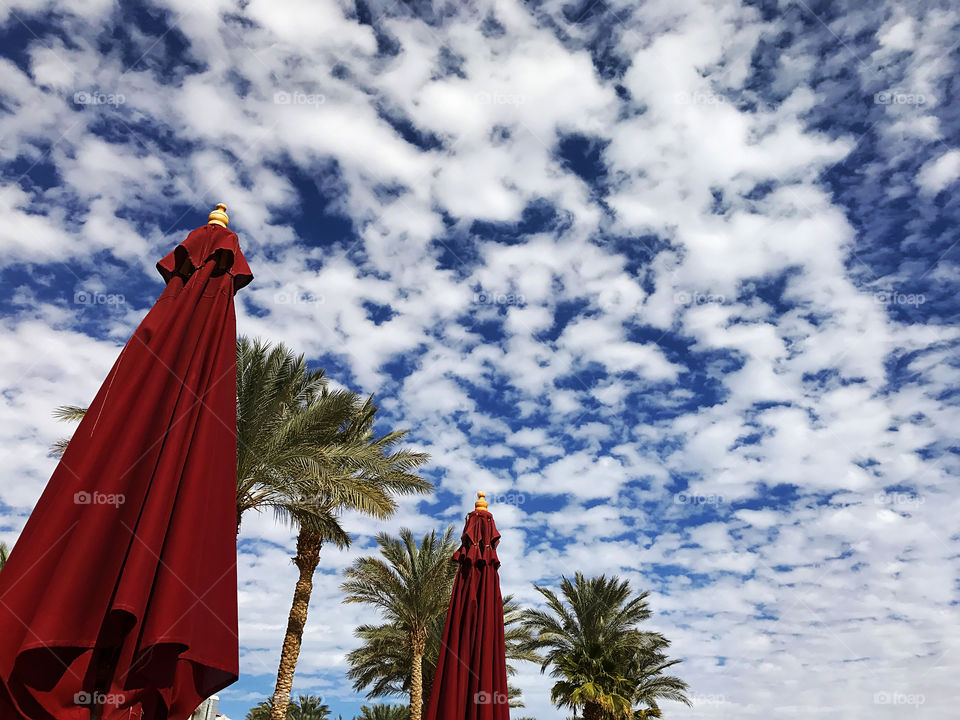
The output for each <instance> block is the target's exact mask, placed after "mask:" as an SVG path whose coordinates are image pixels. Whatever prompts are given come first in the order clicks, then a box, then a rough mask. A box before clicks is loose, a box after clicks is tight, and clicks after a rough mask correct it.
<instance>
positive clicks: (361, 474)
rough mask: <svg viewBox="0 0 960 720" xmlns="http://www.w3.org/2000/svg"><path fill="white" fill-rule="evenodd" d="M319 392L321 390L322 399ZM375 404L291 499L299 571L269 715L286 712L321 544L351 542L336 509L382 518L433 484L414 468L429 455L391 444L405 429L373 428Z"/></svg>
mask: <svg viewBox="0 0 960 720" xmlns="http://www.w3.org/2000/svg"><path fill="white" fill-rule="evenodd" d="M324 393H325V391H324ZM324 393H321V395H320V398H319V400H320V401H321V402H322V399H323V396H324ZM377 410H378V408H377V406H376V405H374V404H373V398H372V397H370V398H367V400H366V402H364V403H363V404H362V405H361V406H360V407H359V408H358V409H357V411H356V412H355V413H354V414H353V416H352V417H351V418H350V420H349V422H347V423H345V424H344V425H343V426H342V427H341V428H340V431H339V433H338V434H337V436H336V439H335V442H334V443H332V444H331V445H330V447H329V449H328V457H327V459H326V460H325V461H324V462H322V463H321V464H320V467H319V468H318V471H317V472H311V473H310V474H309V475H307V476H306V477H307V479H309V480H310V482H309V484H308V485H307V486H306V487H305V488H301V489H298V490H299V492H298V496H297V497H296V498H295V500H296V504H295V505H302V506H303V507H304V508H307V509H308V512H301V510H300V509H299V507H296V506H294V508H293V510H292V512H291V513H290V518H291V519H292V520H293V521H294V522H295V523H296V524H297V525H298V527H299V532H298V533H297V554H296V556H295V557H294V558H293V561H294V564H295V565H296V566H297V569H298V570H299V577H298V579H297V584H296V587H295V589H294V595H293V603H292V605H291V607H290V614H289V617H288V619H287V632H286V635H285V637H284V641H283V647H282V649H281V652H280V665H279V668H278V670H277V684H276V687H275V689H274V695H273V709H272V711H271V715H270V720H284V717H285V714H284V713H285V709H286V708H285V705H284V702H285V701H286V700H287V699H288V698H289V697H290V690H291V689H292V687H293V677H294V673H295V671H296V665H297V659H298V657H299V654H300V645H301V643H302V640H303V629H304V626H305V624H306V621H307V610H308V608H309V605H310V595H311V593H312V591H313V574H314V572H315V571H316V568H317V564H318V563H319V562H320V550H321V549H322V547H323V544H324V542H332V543H334V544H335V545H336V546H337V547H338V548H343V547H346V546H348V545H349V544H350V536H349V535H348V534H347V532H346V531H345V530H344V529H343V527H342V526H341V525H340V516H341V513H342V512H343V511H345V510H354V511H357V512H361V513H365V514H367V515H371V516H373V517H377V518H385V517H388V516H389V515H391V514H393V512H394V510H395V509H396V507H397V505H396V501H395V500H394V496H395V495H401V494H410V493H415V492H426V491H429V490H430V488H431V487H432V485H431V484H430V483H429V482H427V481H426V480H424V479H423V478H421V477H420V476H418V475H416V474H415V473H414V472H413V471H414V470H416V469H417V468H418V467H419V466H420V465H422V464H423V463H424V462H426V461H427V459H428V456H427V455H426V454H424V453H414V452H411V451H409V450H403V449H401V450H395V449H394V448H395V446H396V445H397V444H398V443H399V442H400V441H401V440H402V439H403V438H404V437H405V436H406V434H407V431H406V430H399V431H393V432H389V433H387V434H385V435H381V436H379V437H378V436H377V435H376V434H375V433H374V431H373V424H374V420H375V417H376V413H377ZM303 490H306V491H307V492H306V493H304V492H303Z"/></svg>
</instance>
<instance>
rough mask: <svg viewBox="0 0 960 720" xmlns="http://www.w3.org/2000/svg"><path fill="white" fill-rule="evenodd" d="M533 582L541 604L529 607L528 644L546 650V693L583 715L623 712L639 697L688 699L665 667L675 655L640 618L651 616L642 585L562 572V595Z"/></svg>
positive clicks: (645, 700)
mask: <svg viewBox="0 0 960 720" xmlns="http://www.w3.org/2000/svg"><path fill="white" fill-rule="evenodd" d="M534 587H536V589H537V591H538V592H539V593H540V594H541V595H543V597H544V599H545V600H546V605H547V609H546V610H528V611H526V612H525V613H524V622H525V624H526V626H527V628H528V629H529V630H530V633H531V639H530V640H529V641H528V642H527V643H526V644H525V647H526V649H528V650H530V651H531V652H540V651H544V650H545V651H546V653H545V654H544V656H543V658H542V661H541V672H543V671H546V669H547V668H548V667H551V668H552V670H551V673H550V675H551V677H553V678H555V679H556V682H555V683H554V686H553V688H552V690H551V693H550V699H551V701H552V702H553V703H554V704H555V705H557V706H558V707H569V708H571V709H573V710H574V711H575V712H582V715H583V718H584V720H608V719H609V720H620V719H623V720H626V719H628V718H633V717H634V707H635V706H636V705H646V706H648V707H649V708H651V709H658V706H657V702H658V700H675V701H678V702H682V703H686V704H689V703H690V701H689V699H688V698H687V695H686V691H687V685H686V683H685V682H683V681H682V680H680V679H679V678H677V677H674V676H670V675H664V674H663V671H664V670H666V669H667V668H669V667H671V666H673V665H675V664H676V663H678V662H679V660H668V659H667V657H666V655H665V654H664V650H665V649H666V647H667V646H668V645H669V642H668V641H667V640H666V638H664V637H663V636H662V635H660V634H658V633H651V632H645V631H641V630H640V629H639V628H638V627H637V626H638V625H639V624H640V623H641V622H643V621H645V620H648V619H649V618H650V615H651V612H650V608H649V605H648V603H647V595H648V594H647V593H641V594H640V595H637V596H635V597H631V595H632V591H631V589H630V585H629V583H627V582H626V581H625V580H621V579H620V578H618V577H616V576H614V577H611V578H607V577H606V576H604V575H601V576H599V577H594V578H589V579H588V578H585V577H584V576H583V574H582V573H579V572H578V573H576V575H575V576H574V579H573V581H572V582H571V581H570V580H569V579H568V578H566V577H564V578H562V580H561V582H560V590H561V593H562V595H563V599H562V600H561V599H560V598H559V597H558V596H557V595H556V594H555V593H553V592H552V591H550V590H548V589H546V588H542V587H539V586H534Z"/></svg>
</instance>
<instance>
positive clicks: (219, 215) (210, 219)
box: [207, 203, 230, 227]
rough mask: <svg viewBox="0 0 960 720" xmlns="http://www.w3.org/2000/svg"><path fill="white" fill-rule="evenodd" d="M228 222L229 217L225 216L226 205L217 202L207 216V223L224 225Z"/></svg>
mask: <svg viewBox="0 0 960 720" xmlns="http://www.w3.org/2000/svg"><path fill="white" fill-rule="evenodd" d="M229 222H230V218H229V217H228V216H227V206H226V205H224V204H223V203H217V209H216V210H214V211H213V212H212V213H210V215H208V216H207V225H219V226H220V227H226V226H227V224H228V223H229Z"/></svg>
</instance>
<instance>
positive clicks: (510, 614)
mask: <svg viewBox="0 0 960 720" xmlns="http://www.w3.org/2000/svg"><path fill="white" fill-rule="evenodd" d="M450 566H451V567H450V576H449V577H448V578H447V579H446V587H445V588H444V592H445V593H446V594H447V596H448V597H449V595H450V593H451V591H452V586H453V578H454V576H455V575H456V571H457V566H456V564H455V563H450ZM447 602H448V605H447V607H449V599H448V601H447ZM447 607H444V609H443V611H442V612H440V613H439V614H438V615H437V616H436V617H435V618H433V619H432V620H431V621H430V623H429V624H428V626H427V641H426V645H425V648H424V653H423V662H422V668H423V671H422V674H423V680H422V697H423V698H424V702H426V699H428V698H429V697H430V693H431V690H432V688H433V675H434V672H435V671H436V667H437V658H438V657H439V655H440V644H441V642H442V640H443V629H444V625H445V623H446V610H447ZM503 617H504V630H505V632H504V639H505V640H506V655H507V660H508V661H510V660H529V661H532V662H540V660H541V658H540V656H539V655H537V654H536V653H533V652H530V651H529V650H526V649H525V648H524V647H523V645H524V644H525V643H526V642H528V641H529V639H530V634H529V631H528V630H527V628H526V626H525V625H523V623H522V618H523V612H522V610H521V609H520V606H519V605H518V604H517V602H516V601H515V600H514V599H513V596H511V595H507V596H505V597H504V598H503ZM354 635H355V636H356V637H358V638H360V640H361V641H362V642H361V645H360V647H359V648H357V649H356V650H353V651H352V652H350V653H349V654H348V655H347V662H348V663H349V664H350V668H351V669H350V670H349V671H348V673H347V677H349V678H350V679H352V680H353V681H354V683H353V689H354V690H356V691H360V690H362V689H364V688H369V690H368V692H367V697H369V698H377V697H387V696H392V695H409V694H410V673H411V667H412V665H413V652H412V646H411V645H410V643H409V642H407V640H406V635H405V633H404V631H403V629H402V627H401V626H400V624H399V623H395V622H387V623H385V624H382V625H361V626H359V627H358V628H357V629H356V630H355V631H354ZM507 674H508V675H510V676H513V675H515V674H516V669H515V668H514V666H513V665H512V664H511V663H510V662H507ZM508 696H509V698H510V707H523V702H522V701H521V699H520V690H519V689H518V688H516V687H514V686H512V685H510V686H508Z"/></svg>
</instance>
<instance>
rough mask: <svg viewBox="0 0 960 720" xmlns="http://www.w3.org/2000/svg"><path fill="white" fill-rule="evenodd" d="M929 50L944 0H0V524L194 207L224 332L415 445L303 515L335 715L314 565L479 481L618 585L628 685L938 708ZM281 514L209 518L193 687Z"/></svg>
mask: <svg viewBox="0 0 960 720" xmlns="http://www.w3.org/2000/svg"><path fill="white" fill-rule="evenodd" d="M958 77H960V10H958V9H957V7H956V6H955V5H951V4H950V3H946V2H944V3H938V2H922V3H918V2H908V3H899V2H876V3H847V2H832V3H831V2H813V1H812V0H797V1H796V2H775V1H771V2H748V3H745V4H742V5H740V4H736V3H734V2H730V1H712V2H711V1H709V0H706V1H703V2H699V1H698V2H694V1H693V0H682V1H680V2H677V1H676V0H671V1H669V2H668V1H666V0H649V1H646V2H634V1H633V0H622V1H621V0H586V1H581V2H566V3H561V2H555V1H544V2H528V3H520V2H515V1H512V0H502V1H501V0H491V1H490V2H477V3H475V2H434V3H430V2H423V1H418V0H411V1H409V2H393V1H391V0H385V1H384V2H367V1H358V2H348V1H347V0H343V1H342V2H340V1H337V0H287V1H285V2H270V1H268V0H244V1H243V2H236V1H235V0H205V1H203V2H197V1H196V0H163V1H162V2H155V3H146V2H139V1H137V2H123V3H120V4H114V3H112V2H108V1H107V0H73V1H72V2H69V3H66V2H54V1H51V0H0V216H2V219H3V222H2V223H0V326H2V333H0V386H2V392H0V465H2V466H3V467H4V472H3V475H2V478H3V479H2V481H0V540H2V541H5V542H7V543H8V544H12V543H13V542H15V540H16V538H17V535H18V533H19V531H20V529H21V528H22V527H23V524H24V522H25V520H26V517H27V516H28V514H29V512H30V509H31V507H32V506H33V504H34V503H35V502H36V500H37V498H38V497H39V495H40V493H41V491H42V489H43V487H44V484H45V482H46V480H47V479H48V478H49V476H50V474H51V472H52V470H53V468H54V465H55V460H54V459H52V458H50V457H49V456H48V454H47V450H48V447H49V446H50V444H51V443H52V442H53V441H54V440H56V439H57V438H59V437H61V436H63V435H64V434H66V433H67V432H68V431H69V430H68V428H67V427H66V426H64V425H63V424H62V423H58V422H57V421H56V420H54V419H53V417H52V415H51V412H52V410H53V409H54V408H55V407H56V406H58V405H61V404H78V405H85V404H87V403H89V402H90V400H91V398H92V397H93V395H94V394H95V392H96V390H97V388H98V387H99V385H100V383H101V382H102V380H103V378H104V377H105V376H106V373H107V371H108V370H109V368H110V366H111V365H112V363H113V360H114V359H115V358H116V356H117V354H118V353H119V350H120V348H121V347H122V345H123V343H124V342H125V341H126V339H127V338H128V337H129V336H130V334H131V333H132V331H133V329H134V328H135V327H136V326H137V324H138V322H139V321H140V320H141V319H142V317H143V316H144V315H145V313H146V311H147V310H148V309H149V307H150V306H151V304H152V303H153V301H154V300H155V299H156V297H157V296H158V295H159V293H160V291H161V289H162V282H161V279H160V277H159V275H158V274H157V273H156V270H155V263H156V261H157V260H158V259H159V258H161V257H163V256H164V255H165V254H166V253H167V252H169V251H170V249H171V248H173V247H174V246H175V245H176V244H177V243H178V242H180V241H181V240H182V239H183V238H184V237H185V236H186V234H187V233H188V232H189V231H190V230H191V229H192V228H194V227H197V226H198V225H201V224H203V223H204V222H206V217H207V213H208V212H209V211H210V210H212V209H213V207H214V205H215V204H216V203H218V202H223V203H226V205H227V209H228V213H229V214H230V218H231V220H230V227H231V228H232V229H234V230H235V231H236V232H237V233H238V234H239V236H240V241H241V244H242V247H243V249H244V252H245V255H246V257H247V259H248V261H249V263H250V265H251V267H252V269H253V272H254V275H255V280H254V281H253V283H252V284H251V285H249V286H248V287H246V288H244V289H243V290H241V291H240V292H239V294H238V295H237V314H238V329H239V332H241V333H242V334H245V335H247V336H250V337H259V338H264V339H266V340H269V341H273V342H278V341H282V342H284V343H287V344H288V345H289V346H291V347H292V348H294V349H296V350H297V351H299V352H303V353H305V354H306V355H307V357H308V358H309V360H310V362H311V364H313V365H314V366H316V367H323V368H325V369H326V370H327V373H328V375H329V377H330V378H331V379H332V380H333V381H335V382H336V383H338V384H340V385H343V386H346V387H349V388H351V389H353V390H356V391H358V392H362V393H375V395H376V398H377V400H378V402H379V404H380V405H381V408H382V411H381V415H382V419H381V421H380V425H379V427H380V428H381V429H387V428H409V429H410V435H409V440H410V445H411V446H412V447H415V448H416V449H419V450H423V451H426V452H429V453H430V454H431V456H432V460H431V462H430V464H429V466H428V467H427V468H426V469H425V472H424V474H425V476H426V477H427V478H429V479H430V480H431V481H433V482H434V483H435V485H436V492H435V493H434V494H433V495H432V496H430V497H426V498H408V499H403V500H402V501H401V503H400V506H401V507H400V510H399V512H398V513H397V515H396V517H394V518H393V519H391V520H389V521H387V522H374V521H372V520H369V519H365V518H360V517H354V516H348V517H346V518H345V524H346V526H347V528H348V530H349V531H350V532H351V533H353V535H354V538H355V540H354V543H353V545H352V547H351V548H349V549H348V550H344V551H337V550H336V549H333V548H325V549H324V551H323V553H322V558H321V564H320V568H319V570H318V573H317V577H316V582H315V585H314V593H313V601H312V603H311V607H310V619H309V622H308V625H307V629H306V633H305V637H304V645H303V650H302V653H301V657H300V664H299V667H298V672H297V676H296V684H295V688H294V691H295V693H310V694H315V695H322V696H323V697H324V698H325V699H326V701H327V702H328V703H329V704H330V706H331V707H332V708H333V709H334V712H335V713H336V712H342V713H343V714H344V716H345V717H347V718H349V717H351V716H352V714H353V713H354V712H356V711H357V710H358V708H359V706H360V705H361V704H362V703H363V702H365V701H364V698H363V695H362V693H356V692H354V691H353V690H352V689H351V687H350V683H349V682H348V681H347V680H346V679H345V671H346V665H345V660H344V657H345V654H346V653H347V652H349V651H350V650H351V649H353V648H354V647H356V644H357V642H356V640H355V639H354V638H353V636H352V629H353V627H355V626H356V625H357V624H359V623H361V622H364V621H370V620H371V619H372V617H371V615H370V614H369V612H368V611H365V610H364V609H363V608H361V607H356V606H350V607H347V606H345V605H343V604H342V602H341V600H342V594H341V592H340V591H339V584H340V582H341V580H342V572H343V569H344V568H345V567H347V566H348V565H350V564H351V563H352V562H353V560H354V559H355V558H357V557H358V556H361V555H364V554H370V553H372V552H374V547H375V544H374V541H373V536H374V535H375V534H376V533H377V532H378V531H380V530H388V531H391V532H394V531H397V530H399V529H400V528H401V527H410V528H412V529H413V530H414V531H415V532H416V533H418V534H422V533H425V532H427V531H429V530H431V529H434V528H444V527H446V526H447V525H448V524H453V525H455V526H456V527H457V529H458V530H459V528H460V526H461V524H462V522H463V516H464V514H465V513H466V512H467V511H469V510H471V509H472V507H473V499H474V496H475V495H474V494H475V492H476V491H477V490H484V491H486V493H487V496H488V499H489V501H490V509H491V511H492V512H493V513H494V516H495V518H496V520H497V523H498V526H499V527H500V529H501V532H502V535H503V540H502V542H501V547H500V549H501V552H500V557H501V560H502V562H503V565H502V568H501V573H500V574H501V585H502V588H503V591H504V593H511V594H514V595H515V596H516V597H517V598H518V599H519V600H520V601H521V602H522V603H524V604H526V605H528V606H531V605H534V604H536V603H537V599H538V597H539V596H538V595H537V593H536V592H535V591H534V589H533V583H538V584H541V585H545V586H548V587H556V586H557V584H558V581H559V578H560V577H561V576H562V575H564V574H567V575H569V574H572V573H573V572H575V571H577V570H580V571H583V572H585V573H587V574H600V573H606V574H617V575H620V576H621V577H623V578H625V579H627V580H629V582H630V583H631V586H632V587H633V588H634V589H636V590H637V591H638V592H639V591H641V590H645V591H649V593H650V603H651V607H652V610H653V612H654V615H653V618H652V619H651V620H650V621H649V623H648V624H647V625H648V627H649V628H650V629H654V630H658V631H660V632H663V633H664V634H665V635H667V637H668V638H670V639H671V641H672V646H671V653H672V654H673V655H674V656H675V657H678V658H682V660H683V662H682V664H681V665H679V666H678V667H677V674H679V675H680V676H681V677H683V679H685V680H686V681H687V682H688V683H689V684H690V687H691V698H692V700H693V706H692V707H689V708H687V707H684V706H682V705H679V704H676V703H668V704H665V707H664V709H665V711H666V717H669V718H672V719H674V720H694V719H697V720H701V719H702V720H712V719H720V718H724V719H726V718H732V717H736V718H743V719H750V720H752V719H754V718H756V719H758V720H759V719H760V718H762V719H764V720H770V719H771V718H784V719H790V718H801V717H803V718H806V717H811V716H816V715H817V714H819V713H824V714H828V715H830V716H831V717H840V718H844V720H866V719H867V718H869V719H870V720H885V719H886V718H891V719H892V718H898V719H899V718H902V717H903V716H904V715H907V716H909V717H918V718H919V717H922V718H948V717H954V716H955V713H956V711H955V708H956V706H957V705H958V703H960V690H958V686H957V682H956V678H957V673H958V670H960V633H957V632H956V628H957V627H958V626H960V606H958V600H960V593H958V589H960V586H958V580H957V578H958V569H960V568H958V565H960V560H958V558H960V533H958V531H957V522H956V518H957V517H958V515H960V494H958V492H957V477H958V474H960V472H958V471H960V458H958V453H960V446H958V443H957V440H956V430H955V429H956V428H957V427H958V426H960V412H958V394H957V386H958V384H960V359H958V352H957V350H958V346H960V332H958V326H957V319H958V313H960V301H958V300H957V298H956V287H957V285H956V283H957V279H958V276H960V272H958V271H960V266H958V263H960V248H958V247H957V245H958V242H960V235H958V230H957V227H958V221H960V203H958V200H957V197H958V191H960V182H958V180H960V122H958V121H960V103H958V97H957V94H958V81H957V78H958ZM293 548H294V544H293V535H292V532H291V530H290V529H289V528H287V527H285V526H283V525H278V524H277V523H275V521H274V518H273V516H272V515H271V514H269V513H266V514H264V515H262V516H257V515H249V516H248V517H246V518H245V519H244V523H243V530H242V533H241V536H240V544H239V572H240V587H239V593H240V594H239V600H240V646H241V673H242V677H241V679H240V681H239V682H237V683H236V684H235V685H234V686H232V687H230V688H228V689H227V690H225V691H223V692H222V693H221V711H222V712H224V713H225V714H227V715H228V716H229V717H231V718H233V720H238V719H242V718H243V716H244V714H245V712H246V710H247V708H249V707H250V706H251V705H253V704H255V703H256V702H258V701H260V700H262V699H264V698H266V697H267V696H268V695H269V694H270V693H271V691H272V687H273V681H274V677H275V672H276V665H277V661H278V658H279V648H280V643H281V640H282V636H283V630H284V627H285V625H286V617H287V612H288V610H289V604H290V600H291V596H292V592H293V584H294V581H295V568H294V566H293V565H292V563H291V562H290V559H289V558H290V556H291V554H292V553H293ZM514 682H515V684H516V685H518V686H519V687H520V688H521V689H522V691H523V696H524V699H525V702H526V708H525V710H524V711H523V712H522V713H515V717H518V716H519V715H520V714H523V715H527V716H532V717H535V718H537V720H552V719H555V718H565V717H566V715H567V714H568V713H567V712H565V711H560V710H557V709H556V708H553V707H552V706H551V705H550V703H549V688H550V685H551V680H550V678H549V677H548V676H545V675H541V673H540V670H539V667H537V666H534V665H529V664H527V665H523V666H521V667H520V668H519V673H518V675H517V676H516V678H515V680H514ZM399 700H400V699H398V701H399Z"/></svg>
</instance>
